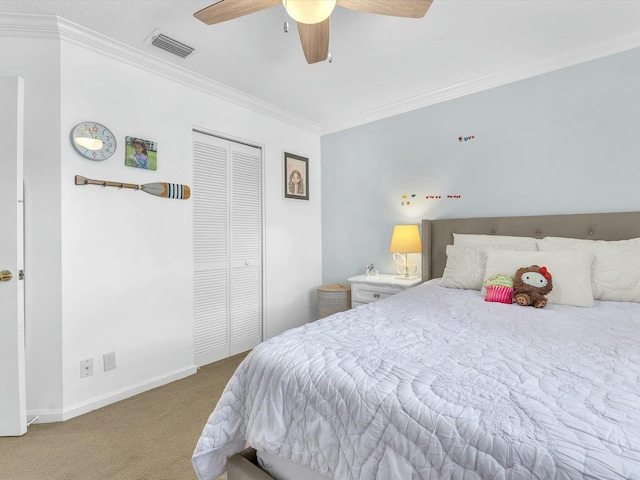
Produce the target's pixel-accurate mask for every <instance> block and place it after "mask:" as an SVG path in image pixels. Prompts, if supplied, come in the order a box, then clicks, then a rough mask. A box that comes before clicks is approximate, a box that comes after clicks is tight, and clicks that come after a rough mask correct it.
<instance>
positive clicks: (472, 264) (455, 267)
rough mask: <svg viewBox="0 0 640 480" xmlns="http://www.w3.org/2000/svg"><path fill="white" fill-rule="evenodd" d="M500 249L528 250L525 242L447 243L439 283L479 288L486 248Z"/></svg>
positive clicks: (472, 288) (444, 285)
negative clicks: (466, 245)
mask: <svg viewBox="0 0 640 480" xmlns="http://www.w3.org/2000/svg"><path fill="white" fill-rule="evenodd" d="M489 248H493V249H501V250H517V251H523V250H530V249H531V245H530V244H526V243H516V244H505V245H476V246H473V247H460V246H458V245H447V264H446V265H445V268H444V272H443V273H442V280H441V282H440V285H442V286H443V287H448V288H465V289H470V290H480V289H481V288H482V282H483V281H484V271H485V269H486V266H487V249H489Z"/></svg>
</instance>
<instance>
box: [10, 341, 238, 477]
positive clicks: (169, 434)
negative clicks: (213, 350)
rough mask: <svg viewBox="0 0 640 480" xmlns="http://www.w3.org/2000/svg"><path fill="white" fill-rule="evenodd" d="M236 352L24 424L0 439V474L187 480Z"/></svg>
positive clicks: (233, 367) (229, 374)
mask: <svg viewBox="0 0 640 480" xmlns="http://www.w3.org/2000/svg"><path fill="white" fill-rule="evenodd" d="M244 356H245V354H240V355H236V356H234V357H231V358H228V359H225V360H221V361H219V362H216V363H212V364H210V365H207V366H205V367H202V368H200V369H199V370H198V373H196V374H195V375H192V376H190V377H188V378H185V379H182V380H179V381H177V382H173V383H171V384H169V385H165V386H164V387H159V388H156V389H154V390H151V391H148V392H145V393H142V394H140V395H136V396H135V397H132V398H129V399H127V400H123V401H121V402H118V403H115V404H113V405H109V406H107V407H104V408H101V409H99V410H95V411H93V412H90V413H87V414H85V415H81V416H79V417H76V418H72V419H71V420H67V421H66V422H59V423H48V424H34V425H31V426H30V427H29V428H28V431H27V433H26V434H25V435H24V436H22V437H15V438H12V437H6V438H0V479H2V480H195V479H196V475H195V473H194V471H193V468H192V467H191V454H192V452H193V449H194V447H195V445H196V442H197V441H198V438H199V436H200V433H201V432H202V428H203V427H204V424H205V422H206V421H207V418H208V417H209V414H210V413H211V411H212V410H213V408H214V407H215V405H216V403H217V402H218V399H219V398H220V395H221V394H222V390H223V389H224V387H225V385H226V383H227V381H228V380H229V378H230V377H231V374H232V373H233V371H234V370H235V369H236V367H237V366H238V364H239V363H240V362H241V361H242V359H243V358H244ZM221 478H224V477H221Z"/></svg>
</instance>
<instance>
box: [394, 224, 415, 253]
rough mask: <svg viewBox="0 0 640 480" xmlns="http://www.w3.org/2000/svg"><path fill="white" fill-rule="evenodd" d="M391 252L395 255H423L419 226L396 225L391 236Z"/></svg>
mask: <svg viewBox="0 0 640 480" xmlns="http://www.w3.org/2000/svg"><path fill="white" fill-rule="evenodd" d="M389 251H390V252H393V253H422V240H420V230H419V229H418V225H396V226H394V227H393V235H391V245H389Z"/></svg>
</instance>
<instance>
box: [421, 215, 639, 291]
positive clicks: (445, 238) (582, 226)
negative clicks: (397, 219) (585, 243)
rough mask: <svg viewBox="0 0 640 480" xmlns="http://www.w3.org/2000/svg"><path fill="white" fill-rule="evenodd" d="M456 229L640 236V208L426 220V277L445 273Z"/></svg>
mask: <svg viewBox="0 0 640 480" xmlns="http://www.w3.org/2000/svg"><path fill="white" fill-rule="evenodd" d="M453 233H479V234H485V235H515V236H521V237H535V238H543V237H570V238H586V239H590V240H625V239H629V238H637V237H640V212H621V213H587V214H572V215H538V216H528V217H481V218H446V219H440V220H422V280H423V281H426V280H429V279H431V278H439V277H441V276H442V272H443V271H444V267H445V265H446V262H447V253H446V248H447V245H451V244H452V243H453Z"/></svg>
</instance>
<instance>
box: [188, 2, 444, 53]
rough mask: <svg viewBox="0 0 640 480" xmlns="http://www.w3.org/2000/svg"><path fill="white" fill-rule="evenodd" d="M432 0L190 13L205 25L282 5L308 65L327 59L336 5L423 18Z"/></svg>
mask: <svg viewBox="0 0 640 480" xmlns="http://www.w3.org/2000/svg"><path fill="white" fill-rule="evenodd" d="M432 2H433V0H220V1H219V2H217V3H214V4H213V5H209V6H208V7H206V8H203V9H202V10H199V11H197V12H196V13H194V14H193V16H194V17H196V18H197V19H198V20H200V21H202V22H204V23H206V24H207V25H214V24H216V23H221V22H226V21H227V20H232V19H234V18H238V17H242V16H244V15H249V14H250V13H255V12H259V11H261V10H265V9H267V8H271V7H274V6H276V5H278V4H280V3H282V4H284V7H285V10H286V11H287V13H288V14H289V16H291V17H292V18H293V19H294V20H296V21H297V22H298V32H299V34H300V43H301V44H302V50H303V52H304V56H305V58H306V59H307V63H316V62H322V61H323V60H326V59H327V57H328V56H329V30H330V28H329V27H330V15H331V12H332V11H333V9H334V7H335V6H336V4H337V5H339V6H341V7H345V8H348V9H351V10H357V11H360V12H368V13H376V14H379V15H391V16H394V17H409V18H422V17H424V15H425V14H426V13H427V10H429V7H430V6H431V3H432Z"/></svg>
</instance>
